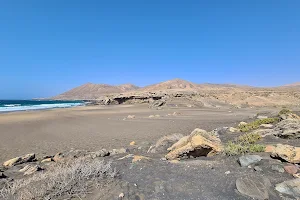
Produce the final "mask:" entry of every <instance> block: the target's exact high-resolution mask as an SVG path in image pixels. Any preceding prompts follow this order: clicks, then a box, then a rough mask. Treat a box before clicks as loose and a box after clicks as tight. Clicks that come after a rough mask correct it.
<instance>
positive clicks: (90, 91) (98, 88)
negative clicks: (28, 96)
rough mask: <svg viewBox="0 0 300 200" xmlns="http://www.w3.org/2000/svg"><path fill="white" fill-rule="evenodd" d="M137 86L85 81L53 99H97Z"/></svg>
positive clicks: (133, 88) (134, 88) (130, 89)
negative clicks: (85, 82)
mask: <svg viewBox="0 0 300 200" xmlns="http://www.w3.org/2000/svg"><path fill="white" fill-rule="evenodd" d="M138 88H139V87H137V86H135V85H132V84H124V85H118V86H113V85H107V84H93V83H87V84H84V85H81V86H79V87H76V88H74V89H71V90H69V91H67V92H65V93H62V94H60V95H58V96H55V97H53V99H70V100H73V99H76V100H81V99H83V100H84V99H97V98H99V97H101V96H103V95H106V94H114V93H123V92H128V91H132V90H136V89H138Z"/></svg>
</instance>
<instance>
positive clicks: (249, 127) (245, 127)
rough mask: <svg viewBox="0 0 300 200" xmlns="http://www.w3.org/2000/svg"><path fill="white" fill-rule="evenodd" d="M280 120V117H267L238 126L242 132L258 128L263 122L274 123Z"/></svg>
mask: <svg viewBox="0 0 300 200" xmlns="http://www.w3.org/2000/svg"><path fill="white" fill-rule="evenodd" d="M276 122H279V118H278V117H274V118H266V119H257V120H255V121H253V122H250V123H248V124H245V125H240V126H239V127H238V128H239V129H240V131H241V132H248V131H251V130H254V129H258V128H259V126H260V125H262V124H273V123H276Z"/></svg>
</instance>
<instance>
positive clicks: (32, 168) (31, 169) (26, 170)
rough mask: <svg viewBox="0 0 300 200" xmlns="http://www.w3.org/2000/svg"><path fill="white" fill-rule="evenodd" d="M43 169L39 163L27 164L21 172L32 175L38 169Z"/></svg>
mask: <svg viewBox="0 0 300 200" xmlns="http://www.w3.org/2000/svg"><path fill="white" fill-rule="evenodd" d="M41 170H43V168H42V167H40V166H39V165H33V166H32V165H26V166H25V167H23V168H22V169H20V170H19V172H22V173H24V176H26V175H31V174H33V173H35V172H37V171H41Z"/></svg>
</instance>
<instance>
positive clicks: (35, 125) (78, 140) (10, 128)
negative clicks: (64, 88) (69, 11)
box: [0, 105, 258, 162]
mask: <svg viewBox="0 0 300 200" xmlns="http://www.w3.org/2000/svg"><path fill="white" fill-rule="evenodd" d="M175 111H176V112H180V113H181V115H178V116H166V115H167V114H169V113H173V112H175ZM257 112H258V111H257V110H234V111H232V112H229V109H225V108H224V109H204V108H202V109H196V108H189V109H187V108H176V109H175V108H169V109H164V110H150V109H149V108H148V107H147V105H134V106H133V105H127V106H125V105H118V106H106V107H101V106H88V107H76V108H68V109H54V110H45V111H30V112H15V113H5V114H0V138H1V139H0V161H1V162H2V161H4V160H6V159H9V158H12V157H15V156H19V155H23V154H26V153H31V152H34V153H37V154H38V155H40V156H42V155H46V154H47V155H49V154H55V153H57V152H60V151H68V150H70V149H72V148H74V149H84V150H99V149H101V148H107V149H109V148H121V147H126V146H128V145H129V143H130V142H131V141H133V140H134V141H136V143H137V144H140V143H142V142H146V141H148V142H154V141H155V140H156V139H158V138H159V137H161V136H163V135H167V134H171V133H182V134H184V135H187V134H189V133H190V132H191V131H192V130H193V129H195V128H197V127H198V128H202V129H206V130H211V129H214V128H217V127H222V126H232V125H235V124H236V123H237V122H239V121H242V120H244V119H247V118H248V117H250V116H253V115H254V114H256V113H257ZM128 115H135V116H136V118H135V119H126V120H123V119H124V118H125V117H127V116H128ZM149 115H160V116H161V117H159V118H151V119H150V118H149Z"/></svg>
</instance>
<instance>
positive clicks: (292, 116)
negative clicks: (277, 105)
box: [279, 113, 300, 120]
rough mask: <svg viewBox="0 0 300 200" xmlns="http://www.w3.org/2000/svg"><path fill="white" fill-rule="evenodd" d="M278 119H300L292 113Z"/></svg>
mask: <svg viewBox="0 0 300 200" xmlns="http://www.w3.org/2000/svg"><path fill="white" fill-rule="evenodd" d="M279 117H280V119H282V120H286V119H291V120H300V117H299V116H298V115H296V114H294V113H286V114H282V115H280V116H279Z"/></svg>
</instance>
